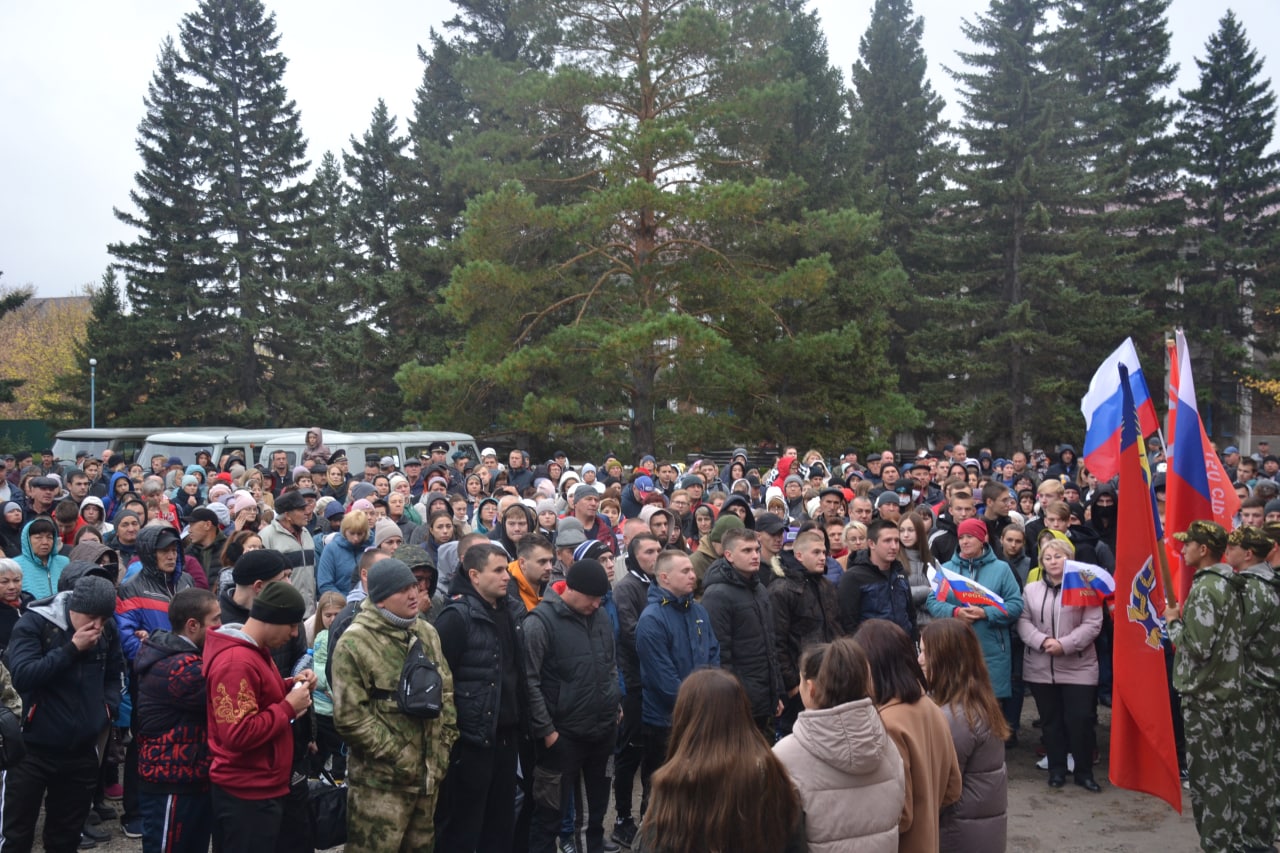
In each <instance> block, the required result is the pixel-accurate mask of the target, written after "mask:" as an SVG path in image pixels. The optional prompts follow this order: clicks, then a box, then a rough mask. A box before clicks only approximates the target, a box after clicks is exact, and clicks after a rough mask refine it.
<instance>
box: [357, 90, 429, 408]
mask: <svg viewBox="0 0 1280 853" xmlns="http://www.w3.org/2000/svg"><path fill="white" fill-rule="evenodd" d="M407 145H408V140H407V139H406V138H405V137H403V136H400V135H399V132H398V130H397V128H396V118H395V116H392V115H391V114H390V113H389V112H388V110H387V105H386V104H385V103H384V102H383V101H382V100H381V99H379V100H378V103H377V106H376V107H375V108H374V110H373V115H372V118H371V119H370V124H369V128H368V129H367V130H366V131H365V132H364V134H363V136H362V137H361V138H360V139H356V138H355V137H354V136H353V137H352V138H351V141H350V146H351V152H352V153H350V154H348V153H345V152H344V153H343V155H342V159H343V163H344V167H345V171H346V174H347V177H348V178H349V179H350V183H351V194H350V198H349V200H348V203H347V220H348V223H349V229H350V230H349V235H348V236H349V240H350V253H351V264H352V279H351V282H352V286H353V289H354V293H355V294H356V298H357V299H358V301H359V305H360V310H361V315H362V322H361V323H359V324H357V325H356V326H355V327H354V328H353V329H352V332H353V337H354V340H353V346H354V348H355V351H356V354H357V355H356V359H357V360H356V364H357V365H358V374H359V380H358V382H357V386H358V387H360V388H362V389H364V392H365V394H366V403H365V405H366V417H368V418H371V419H372V421H373V422H374V423H384V424H395V425H397V426H398V425H399V424H400V423H401V421H402V420H403V418H402V415H401V410H402V408H403V407H402V404H401V394H400V389H399V387H398V386H397V385H396V384H395V380H394V376H395V373H396V370H398V369H399V367H400V365H401V364H403V363H405V362H406V361H409V360H410V359H413V358H415V357H416V356H417V355H418V354H419V353H421V352H423V351H424V350H426V349H428V348H429V347H431V346H433V345H434V344H435V342H436V338H435V333H436V328H435V326H434V324H433V323H432V322H430V319H431V316H432V313H433V312H432V311H431V306H430V305H429V302H428V299H427V296H428V288H427V286H426V285H425V284H424V283H423V281H422V280H421V278H420V277H418V276H415V275H414V274H413V273H412V272H410V271H407V270H405V269H404V266H403V264H402V262H401V260H400V254H401V247H402V246H403V245H404V236H405V235H404V232H405V229H406V224H407V222H406V214H407V204H406V202H407V195H408V192H409V191H410V187H409V184H408V180H407V175H408V172H409V164H408V160H407V158H406V156H405V153H404V151H405V148H406V146H407Z"/></svg>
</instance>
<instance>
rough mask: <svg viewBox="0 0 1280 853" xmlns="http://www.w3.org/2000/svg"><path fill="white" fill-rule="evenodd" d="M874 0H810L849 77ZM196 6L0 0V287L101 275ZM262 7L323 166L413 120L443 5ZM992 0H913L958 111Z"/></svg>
mask: <svg viewBox="0 0 1280 853" xmlns="http://www.w3.org/2000/svg"><path fill="white" fill-rule="evenodd" d="M871 5H872V0H815V2H814V8H816V9H817V10H818V12H819V14H820V16H821V18H822V20H823V24H824V26H825V29H826V33H827V41H828V45H829V48H830V53H831V60H832V62H833V63H834V64H835V65H837V66H838V67H840V68H841V69H843V70H844V73H845V77H846V79H847V78H848V76H849V67H850V65H851V64H852V63H853V61H854V59H856V57H857V50H858V39H859V38H860V37H861V35H862V33H863V31H864V30H865V29H866V26H867V22H868V20H869V19H870V9H871ZM196 6H197V0H112V2H90V0H70V2H35V3H22V2H17V0H0V116H3V118H4V128H3V129H0V272H3V273H4V278H3V279H0V284H3V285H6V286H8V287H15V286H19V285H27V284H30V285H32V286H34V287H35V288H36V291H37V293H38V294H39V295H41V296H63V295H67V294H70V293H73V292H77V291H78V290H79V289H80V288H81V287H82V286H83V285H84V284H86V283H90V282H94V281H97V280H98V279H99V278H100V277H101V275H102V272H103V270H104V269H105V268H106V265H107V263H108V260H109V259H108V255H107V251H106V245H107V243H108V242H111V241H113V240H121V239H128V238H129V237H130V236H131V232H130V230H129V229H127V228H125V227H124V226H123V225H121V224H120V223H119V222H118V221H117V220H116V219H115V218H114V217H113V216H112V212H111V211H112V208H113V207H121V208H128V207H129V190H130V189H131V188H132V186H133V174H134V172H135V171H136V170H137V168H138V166H139V162H140V161H139V159H138V156H137V152H136V150H135V141H136V136H137V133H136V131H137V126H138V122H139V120H140V119H141V118H142V113H143V105H142V99H143V97H144V96H145V94H146V90H147V84H148V82H149V81H150V78H151V74H152V73H153V71H154V70H155V63H156V57H157V55H158V52H159V46H160V43H161V41H162V40H163V39H164V38H165V37H166V36H170V35H172V36H175V37H176V35H177V30H178V23H179V21H180V20H181V18H182V15H183V14H185V13H186V12H188V11H190V10H192V9H194V8H196ZM1230 7H1231V8H1233V9H1234V10H1235V12H1236V15H1237V16H1238V17H1239V18H1240V19H1241V21H1242V22H1243V24H1244V27H1245V30H1246V32H1247V33H1248V34H1249V37H1250V40H1251V42H1252V43H1253V45H1254V47H1255V48H1256V49H1257V50H1258V51H1259V53H1260V54H1261V55H1262V57H1263V58H1264V60H1266V64H1265V65H1264V68H1263V73H1264V74H1265V75H1266V76H1267V77H1269V78H1271V79H1273V80H1274V79H1275V75H1276V69H1275V67H1274V64H1273V63H1272V61H1270V59H1268V57H1267V49H1268V41H1269V39H1270V38H1271V37H1273V36H1274V34H1275V33H1276V32H1280V2H1278V0H1237V2H1234V3H1232V4H1231V6H1230ZM267 8H268V9H269V10H271V11H274V12H275V14H276V24H277V29H278V31H279V32H280V34H281V41H280V47H281V50H282V51H283V52H284V54H285V55H286V56H287V57H289V68H288V72H287V74H286V79H285V82H286V84H287V85H288V88H289V93H290V95H292V96H293V98H294V99H296V100H297V102H298V107H299V110H300V111H301V114H302V127H303V131H304V132H305V134H306V136H307V138H308V140H309V146H308V156H309V158H310V159H311V161H312V162H313V163H316V162H318V161H319V159H320V156H321V155H322V154H323V153H324V152H325V151H330V150H331V151H334V152H337V151H339V150H341V149H342V148H344V147H346V145H347V140H348V138H349V137H350V136H351V135H353V134H354V135H356V136H359V135H360V134H361V133H363V131H364V130H365V128H367V127H368V124H369V117H370V113H371V111H372V109H373V106H374V104H375V102H376V101H377V99H378V98H379V97H381V98H383V99H385V100H386V102H387V105H388V106H389V108H390V109H391V111H392V113H393V114H395V115H397V116H399V118H400V128H401V130H403V129H404V126H405V122H406V119H407V117H408V116H409V115H410V114H411V111H412V104H413V94H414V89H415V88H416V87H417V85H418V83H419V82H420V80H421V77H422V65H421V63H420V62H419V61H418V55H417V47H418V45H419V44H425V43H427V34H428V31H429V30H430V28H431V27H432V26H438V25H439V24H440V22H442V21H444V20H445V19H447V18H449V17H451V16H452V15H453V13H454V7H453V5H452V4H451V3H449V2H447V0H372V2H369V3H361V4H353V3H351V2H349V0H267ZM985 8H986V3H985V2H982V0H915V9H916V12H917V13H918V14H920V15H923V16H924V19H925V36H924V46H925V52H926V54H927V55H928V58H929V71H930V77H931V79H932V81H933V84H934V87H935V88H936V89H937V90H938V91H939V92H940V93H941V94H942V95H943V97H944V98H945V99H946V100H947V116H948V118H950V119H951V120H952V121H953V122H954V121H957V120H958V119H959V118H960V113H959V109H958V106H957V104H956V98H955V89H954V86H953V85H952V83H951V80H950V78H948V77H947V75H946V74H945V72H944V71H943V70H942V67H941V66H942V65H944V64H945V65H950V66H955V65H956V64H957V63H958V60H957V59H956V56H955V52H956V51H957V50H971V49H972V46H971V45H969V44H968V43H967V42H965V40H964V38H963V37H962V36H961V34H960V21H961V19H962V18H966V19H969V20H972V19H973V17H974V16H975V15H976V14H977V13H978V12H980V11H982V10H984V9H985ZM1227 8H1228V6H1227V4H1225V3H1223V2H1221V0H1208V2H1206V0H1173V4H1172V6H1171V8H1170V12H1169V27H1170V31H1171V32H1172V37H1173V46H1172V60H1173V61H1174V62H1177V63H1178V64H1179V66H1180V69H1179V78H1178V83H1177V85H1178V87H1179V88H1184V89H1185V88H1191V87H1192V86H1193V85H1195V83H1196V79H1197V78H1196V68H1195V63H1194V61H1193V59H1194V57H1196V56H1203V53H1204V44H1205V41H1206V40H1207V39H1208V37H1209V35H1210V34H1211V33H1212V32H1213V31H1214V30H1215V29H1216V28H1217V21H1218V19H1219V18H1220V17H1221V16H1222V14H1223V13H1224V12H1225V10H1226V9H1227ZM357 10H358V11H357ZM1269 33H1270V34H1272V36H1268V34H1269ZM1273 88H1274V84H1273Z"/></svg>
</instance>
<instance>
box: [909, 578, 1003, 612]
mask: <svg viewBox="0 0 1280 853" xmlns="http://www.w3.org/2000/svg"><path fill="white" fill-rule="evenodd" d="M929 584H930V585H931V586H932V587H933V594H934V597H936V598H937V599H938V600H939V601H946V600H947V598H949V597H950V596H955V599H956V601H958V602H960V603H961V604H964V605H977V606H978V607H994V608H995V609H996V610H999V611H1000V612H1001V613H1006V614H1007V613H1008V612H1009V611H1007V610H1005V607H1004V599H1003V598H1001V597H1000V596H998V595H996V594H995V593H994V592H992V591H991V590H989V589H987V588H986V587H985V586H983V585H982V584H980V583H978V582H977V581H975V580H972V579H970V578H967V577H965V576H964V575H961V574H957V573H956V572H953V571H951V570H950V569H948V568H947V567H946V566H935V567H934V568H931V569H929Z"/></svg>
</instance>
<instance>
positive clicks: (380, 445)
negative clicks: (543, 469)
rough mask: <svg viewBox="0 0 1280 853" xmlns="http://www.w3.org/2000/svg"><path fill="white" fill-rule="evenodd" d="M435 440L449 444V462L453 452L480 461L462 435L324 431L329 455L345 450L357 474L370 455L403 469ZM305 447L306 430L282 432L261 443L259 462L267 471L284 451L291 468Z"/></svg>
mask: <svg viewBox="0 0 1280 853" xmlns="http://www.w3.org/2000/svg"><path fill="white" fill-rule="evenodd" d="M437 441H443V442H446V443H447V444H448V445H449V453H448V456H449V459H450V461H451V460H452V457H453V453H454V451H456V450H463V451H466V452H468V453H470V454H471V458H472V459H475V460H477V461H478V460H479V459H480V451H479V449H477V447H476V440H475V439H474V438H472V437H471V436H470V435H467V434H466V433H464V432H337V431H333V430H324V445H325V447H328V448H329V452H330V453H333V452H334V451H338V450H342V451H345V452H346V454H347V459H348V461H349V462H350V463H351V467H352V469H354V470H357V471H358V470H360V469H362V468H363V466H364V460H365V458H366V457H369V456H376V457H378V458H379V459H381V458H382V457H384V456H390V457H391V459H392V460H393V461H394V462H395V464H396V467H397V468H401V467H403V466H404V461H405V460H406V459H408V458H410V457H416V456H421V455H422V454H424V453H426V452H427V448H429V447H430V446H431V445H432V444H434V443H435V442H437ZM306 445H307V431H306V430H305V429H301V430H291V431H289V432H285V433H281V434H279V435H277V436H275V437H274V438H272V439H270V440H268V441H266V442H264V443H263V444H262V449H261V452H260V453H259V455H258V461H259V462H260V463H261V464H262V466H263V467H264V468H269V467H271V454H272V453H274V452H275V451H277V450H283V451H284V452H285V453H287V454H288V456H289V467H290V469H292V468H293V467H294V466H296V465H298V464H299V463H298V460H299V459H301V458H302V451H303V449H305V448H306Z"/></svg>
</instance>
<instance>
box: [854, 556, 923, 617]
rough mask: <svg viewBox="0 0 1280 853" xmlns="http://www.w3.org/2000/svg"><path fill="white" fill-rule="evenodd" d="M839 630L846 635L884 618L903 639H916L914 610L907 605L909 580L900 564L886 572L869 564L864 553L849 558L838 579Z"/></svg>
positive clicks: (910, 605) (908, 602) (909, 602)
mask: <svg viewBox="0 0 1280 853" xmlns="http://www.w3.org/2000/svg"><path fill="white" fill-rule="evenodd" d="M838 597H839V599H840V627H841V628H843V629H844V632H845V633H846V634H852V633H853V632H854V631H856V630H858V626H859V625H861V624H862V623H863V622H864V621H866V620H868V619H888V620H889V621H890V622H893V623H894V624H895V625H897V626H898V627H900V628H901V629H902V630H904V631H906V632H907V636H908V637H911V638H912V639H915V638H916V609H915V606H914V605H913V604H912V602H911V581H910V580H909V579H908V578H907V572H906V570H905V569H903V567H902V563H900V562H898V561H897V560H894V561H893V566H892V567H891V568H890V569H889V571H888V573H887V574H886V573H885V572H882V571H880V569H879V568H878V567H877V566H876V565H875V563H872V562H871V558H870V556H869V555H868V553H867V551H865V550H863V551H859V552H857V553H856V554H854V555H853V557H852V558H851V560H850V562H849V568H848V569H847V570H846V571H845V573H844V576H843V577H841V578H840V586H839V592H838Z"/></svg>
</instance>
